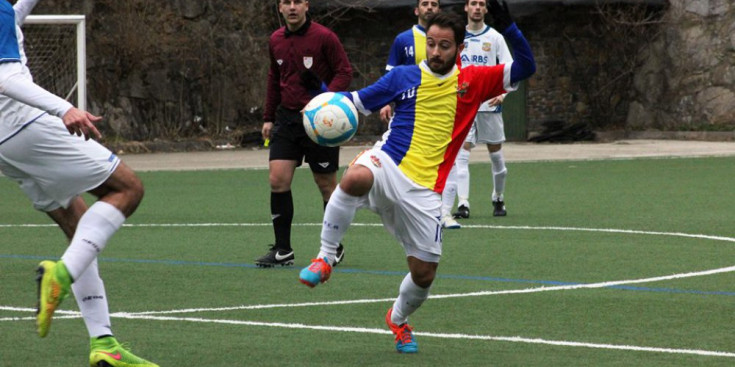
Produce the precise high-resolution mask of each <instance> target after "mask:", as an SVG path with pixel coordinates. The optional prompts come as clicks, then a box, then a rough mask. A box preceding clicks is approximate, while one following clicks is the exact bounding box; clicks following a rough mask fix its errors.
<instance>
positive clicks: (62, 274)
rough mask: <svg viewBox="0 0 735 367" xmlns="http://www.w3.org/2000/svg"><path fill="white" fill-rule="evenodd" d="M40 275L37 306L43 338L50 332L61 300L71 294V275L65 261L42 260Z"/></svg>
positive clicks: (37, 316)
mask: <svg viewBox="0 0 735 367" xmlns="http://www.w3.org/2000/svg"><path fill="white" fill-rule="evenodd" d="M36 273H37V274H38V276H37V277H36V282H37V283H38V305H37V308H36V327H37V328H38V335H39V336H41V337H42V338H43V337H45V336H46V335H47V334H48V330H49V327H51V318H52V317H53V316H54V311H56V308H58V307H59V304H61V301H63V300H64V298H66V297H67V296H68V295H69V289H71V277H70V276H69V272H68V271H67V270H66V266H64V263H63V262H61V261H59V262H54V261H41V263H40V264H38V270H37V271H36Z"/></svg>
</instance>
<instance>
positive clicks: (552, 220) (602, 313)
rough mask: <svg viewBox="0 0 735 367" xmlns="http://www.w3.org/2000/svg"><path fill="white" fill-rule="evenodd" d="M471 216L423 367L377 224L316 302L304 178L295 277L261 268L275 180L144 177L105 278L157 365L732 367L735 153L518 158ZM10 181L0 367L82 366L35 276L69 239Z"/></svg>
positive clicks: (475, 186)
mask: <svg viewBox="0 0 735 367" xmlns="http://www.w3.org/2000/svg"><path fill="white" fill-rule="evenodd" d="M470 167H471V172H472V185H471V203H472V207H471V209H472V213H471V218H470V219H466V220H462V221H461V223H462V224H463V226H464V227H463V228H462V229H459V230H447V231H444V255H443V257H442V261H441V263H440V266H439V274H438V277H437V279H436V281H435V282H434V286H433V288H432V297H431V298H430V299H429V300H427V301H426V302H425V303H424V305H423V306H422V307H421V308H420V309H419V310H418V311H417V312H416V313H415V314H414V315H413V316H412V317H411V319H410V322H411V324H412V325H413V326H414V327H415V332H416V337H417V340H418V343H419V353H418V354H416V355H400V354H398V353H396V352H395V349H394V347H393V336H392V335H391V334H390V332H389V331H388V329H387V327H386V326H385V323H384V316H385V312H386V310H387V309H388V308H389V307H390V306H391V305H392V300H393V299H394V298H395V297H396V295H397V291H398V286H399V284H400V282H401V279H402V278H403V277H404V275H405V273H406V272H407V267H406V263H405V257H404V255H403V252H402V249H401V247H400V246H399V245H398V244H397V243H396V242H395V240H394V239H393V238H392V237H391V236H390V235H389V234H388V233H387V232H386V231H385V230H383V229H382V227H381V225H380V221H379V218H378V216H377V215H375V214H373V213H371V212H368V211H360V212H358V215H357V216H356V219H355V224H353V226H352V227H351V228H350V229H349V231H348V232H347V235H346V237H345V239H344V241H343V242H344V244H345V246H346V256H345V261H344V262H343V263H342V264H341V265H340V266H338V267H337V268H335V271H334V272H333V273H332V278H331V280H330V281H329V282H328V283H326V284H323V285H320V286H318V287H316V288H314V289H309V288H307V287H305V286H303V285H302V284H300V283H299V282H298V271H299V270H300V269H301V268H302V267H304V266H306V265H308V264H309V261H310V259H311V258H312V257H313V256H314V255H316V253H317V252H318V247H319V244H318V242H319V232H320V229H321V226H320V223H321V216H322V212H323V209H322V203H321V200H320V199H319V194H318V191H317V189H316V186H315V185H314V184H313V180H312V177H311V174H310V173H309V172H308V171H307V170H303V169H299V170H298V171H297V173H296V177H295V180H294V184H293V188H294V189H293V191H294V206H295V212H296V215H295V218H294V223H295V224H294V228H293V233H292V237H293V239H292V242H293V247H294V250H295V251H296V266H294V267H288V268H278V269H259V268H256V267H255V266H254V265H253V259H254V258H256V257H258V256H260V255H262V254H264V253H265V252H266V250H267V249H268V247H267V245H268V244H269V243H272V241H273V230H272V227H271V225H270V206H269V195H270V194H269V187H268V172H267V171H266V170H215V171H181V172H143V173H140V174H139V175H140V177H141V178H142V180H143V182H144V184H145V186H146V196H145V198H144V200H143V203H142V204H141V206H140V207H139V208H138V211H137V212H136V213H135V215H133V216H132V217H131V218H130V219H129V220H128V221H127V222H126V225H125V227H124V228H122V229H121V230H120V231H119V232H118V233H117V234H116V235H115V236H114V237H113V239H112V240H111V241H110V242H109V243H108V245H107V248H106V249H105V251H104V252H103V253H102V254H101V256H100V272H101V275H102V277H103V279H104V280H105V284H106V287H107V295H108V299H109V303H110V309H111V312H112V313H113V314H112V321H113V330H115V333H116V336H117V338H118V340H120V341H122V342H127V343H128V344H129V345H130V347H131V348H132V350H133V352H134V353H136V354H138V355H140V356H142V357H144V358H147V359H150V360H152V361H155V362H157V363H159V364H160V365H161V366H245V365H255V366H324V365H343V366H394V365H397V366H400V365H406V366H459V365H467V366H732V365H733V364H735V333H734V331H735V188H734V187H735V168H734V167H735V158H733V157H729V158H691V159H690V158H681V159H631V160H605V161H561V162H527V163H510V164H508V168H509V172H510V174H509V176H508V183H507V190H506V205H507V208H508V216H507V217H505V218H496V217H493V216H492V208H491V205H490V197H489V196H490V195H489V187H490V185H491V184H490V175H489V168H488V165H487V164H481V165H480V164H473V165H471V166H470ZM15 186H16V185H15V184H14V183H13V182H11V181H9V180H7V179H3V180H1V181H0V192H1V193H2V197H3V204H2V208H3V209H2V211H0V233H2V236H1V237H0V238H1V241H2V243H1V245H0V274H2V275H1V278H0V366H2V367H6V366H14V367H15V366H21V367H25V366H34V367H39V366H84V365H86V364H87V363H88V362H87V354H88V337H87V333H86V329H85V328H84V324H83V322H82V320H81V319H80V318H79V315H78V314H77V313H75V311H76V310H77V308H76V303H75V301H74V300H73V299H72V298H69V299H67V300H66V301H65V302H64V303H63V304H62V306H61V311H60V312H59V313H58V314H57V317H56V318H55V320H54V322H53V325H52V327H51V331H50V333H49V336H48V337H47V338H45V339H40V338H38V336H37V335H36V333H35V325H34V321H33V320H34V311H35V302H36V301H35V292H36V289H35V282H34V281H33V279H34V270H35V267H36V264H37V263H38V262H39V261H41V260H44V259H57V258H58V257H60V256H61V254H62V253H63V251H64V249H65V238H64V236H63V235H62V233H61V231H60V230H59V229H57V228H56V227H55V226H54V225H52V224H51V221H50V219H48V218H47V217H46V216H45V215H44V214H41V213H38V212H36V211H34V210H33V209H31V207H30V204H29V202H28V200H27V199H26V198H25V196H24V195H22V193H21V191H20V190H19V189H18V188H17V187H15Z"/></svg>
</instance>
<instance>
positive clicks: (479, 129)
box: [465, 112, 505, 148]
mask: <svg viewBox="0 0 735 367" xmlns="http://www.w3.org/2000/svg"><path fill="white" fill-rule="evenodd" d="M503 142H505V130H504V126H503V114H502V113H497V112H478V113H477V116H476V117H475V122H474V123H473V124H472V129H471V130H470V132H469V134H467V138H466V139H465V143H470V144H471V145H472V147H473V148H474V147H475V145H477V144H501V143H503Z"/></svg>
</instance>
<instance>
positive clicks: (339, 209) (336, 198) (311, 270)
mask: <svg viewBox="0 0 735 367" xmlns="http://www.w3.org/2000/svg"><path fill="white" fill-rule="evenodd" d="M359 200H360V198H359V197H357V196H352V195H349V194H347V193H346V192H344V191H342V189H341V188H340V187H339V186H337V188H336V189H335V190H334V192H333V193H332V196H331V198H330V199H329V203H328V204H327V208H326V209H325V211H324V221H323V224H322V234H321V248H320V250H319V254H318V255H317V258H316V259H314V260H312V264H311V265H310V266H309V267H306V268H304V269H302V270H301V273H299V278H300V281H301V282H302V283H304V284H306V285H308V286H310V287H314V286H316V285H317V284H319V283H324V282H326V281H327V280H328V279H329V276H330V274H331V272H332V266H333V265H334V264H335V262H336V258H337V249H338V248H339V243H340V241H341V240H342V238H343V237H344V235H345V232H347V229H348V228H349V227H350V224H351V223H352V220H353V218H354V217H355V212H356V211H357V207H358V204H359Z"/></svg>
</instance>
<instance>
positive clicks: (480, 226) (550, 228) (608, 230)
mask: <svg viewBox="0 0 735 367" xmlns="http://www.w3.org/2000/svg"><path fill="white" fill-rule="evenodd" d="M271 225H272V224H271V223H132V224H128V223H126V224H123V226H124V227H128V228H149V227H194V228H196V227H266V226H271ZM321 225H322V224H321V223H294V224H293V226H298V227H317V226H321ZM350 226H352V227H382V226H383V224H381V223H352V224H351V225H350ZM43 227H53V228H56V227H57V225H56V224H0V228H43ZM462 228H477V229H524V230H539V231H572V232H574V231H577V232H605V233H622V234H642V235H653V236H672V237H685V238H700V239H706V240H715V241H725V242H735V238H734V237H726V236H710V235H706V234H694V233H684V232H660V231H642V230H631V229H615V228H581V227H558V226H495V225H483V224H465V225H463V226H462Z"/></svg>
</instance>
